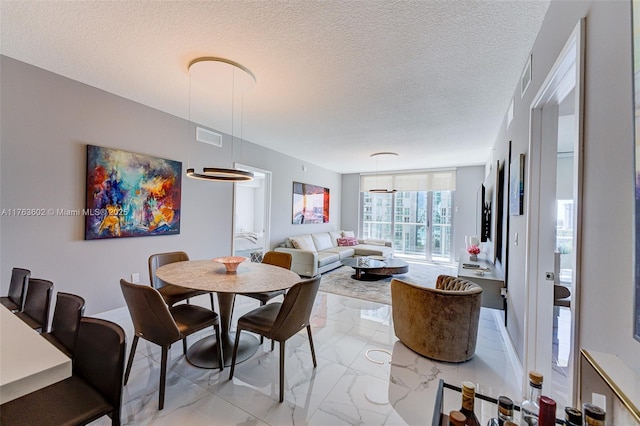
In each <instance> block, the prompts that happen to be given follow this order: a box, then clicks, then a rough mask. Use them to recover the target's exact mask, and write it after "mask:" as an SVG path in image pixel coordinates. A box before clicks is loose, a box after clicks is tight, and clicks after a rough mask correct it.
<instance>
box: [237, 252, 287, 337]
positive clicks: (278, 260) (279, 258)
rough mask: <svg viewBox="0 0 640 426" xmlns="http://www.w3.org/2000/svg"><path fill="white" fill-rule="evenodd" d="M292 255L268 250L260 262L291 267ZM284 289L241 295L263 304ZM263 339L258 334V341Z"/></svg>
mask: <svg viewBox="0 0 640 426" xmlns="http://www.w3.org/2000/svg"><path fill="white" fill-rule="evenodd" d="M292 260H293V257H292V256H291V253H283V252H278V251H268V252H266V253H265V254H264V256H263V257H262V263H266V264H268V265H273V266H279V267H281V268H284V269H291V262H292ZM286 292H287V291H286V290H274V291H263V292H260V293H241V294H242V295H243V296H247V297H250V298H252V299H256V300H259V301H260V306H264V305H266V304H267V302H268V301H269V300H271V299H273V298H274V297H278V296H280V295H281V294H285V293H286ZM263 341H264V337H263V336H260V343H262V342H263Z"/></svg>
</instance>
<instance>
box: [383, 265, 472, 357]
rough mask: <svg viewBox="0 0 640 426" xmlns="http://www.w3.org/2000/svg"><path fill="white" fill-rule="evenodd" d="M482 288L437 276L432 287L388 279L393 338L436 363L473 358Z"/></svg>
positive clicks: (458, 279) (456, 279) (459, 280)
mask: <svg viewBox="0 0 640 426" xmlns="http://www.w3.org/2000/svg"><path fill="white" fill-rule="evenodd" d="M481 296H482V287H480V286H478V285H477V284H475V283H472V282H470V281H466V280H463V279H460V278H456V277H451V276H448V275H440V276H439V277H438V278H437V280H436V288H426V287H421V286H418V285H415V284H412V283H409V282H406V281H402V280H399V279H396V278H394V279H392V280H391V307H392V312H393V328H394V330H395V333H396V336H397V337H398V339H400V341H401V342H402V343H404V344H405V345H406V346H407V347H408V348H409V349H411V350H413V351H414V352H417V353H419V354H420V355H423V356H426V357H428V358H433V359H436V360H438V361H447V362H462V361H467V360H469V359H471V357H473V354H474V353H475V350H476V340H477V338H478V321H479V319H480V302H481Z"/></svg>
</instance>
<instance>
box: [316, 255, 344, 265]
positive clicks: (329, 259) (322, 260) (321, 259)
mask: <svg viewBox="0 0 640 426" xmlns="http://www.w3.org/2000/svg"><path fill="white" fill-rule="evenodd" d="M339 260H340V255H339V254H338V253H332V252H330V251H320V252H318V266H319V267H322V266H325V265H328V264H330V263H334V262H337V261H339Z"/></svg>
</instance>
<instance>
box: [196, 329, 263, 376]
mask: <svg viewBox="0 0 640 426" xmlns="http://www.w3.org/2000/svg"><path fill="white" fill-rule="evenodd" d="M220 340H222V357H223V359H224V366H225V367H229V366H230V365H231V358H232V356H233V346H234V344H235V333H229V334H227V335H226V336H220ZM259 347H260V340H259V339H258V338H257V337H256V336H254V335H252V334H249V333H242V334H241V335H240V342H239V346H238V355H237V358H236V362H242V361H246V360H247V359H249V358H251V357H252V356H253V354H255V353H256V352H257V351H258V348H259ZM187 361H189V363H190V364H191V365H193V366H195V367H200V368H220V362H219V361H218V342H217V341H216V337H215V336H207V337H203V338H202V339H200V340H198V341H197V342H195V343H194V344H192V345H191V346H189V349H187Z"/></svg>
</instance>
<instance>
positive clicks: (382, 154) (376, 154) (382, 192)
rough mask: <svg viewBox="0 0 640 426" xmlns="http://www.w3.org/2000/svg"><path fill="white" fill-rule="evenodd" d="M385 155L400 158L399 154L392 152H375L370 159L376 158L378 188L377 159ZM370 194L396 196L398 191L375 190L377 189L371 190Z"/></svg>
mask: <svg viewBox="0 0 640 426" xmlns="http://www.w3.org/2000/svg"><path fill="white" fill-rule="evenodd" d="M385 155H391V156H396V157H397V156H398V153H397V152H391V151H382V152H374V153H373V154H371V155H370V157H372V158H375V159H376V186H377V185H378V174H379V173H378V158H377V157H381V156H385ZM369 192H372V193H374V194H395V193H396V192H398V190H396V189H383V188H375V189H370V190H369Z"/></svg>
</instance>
